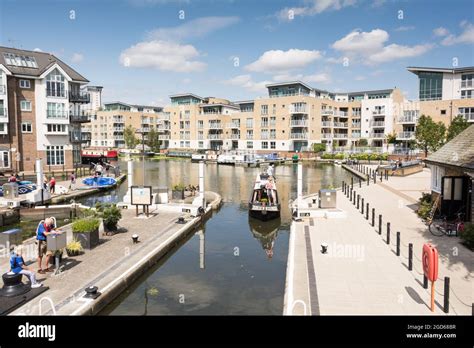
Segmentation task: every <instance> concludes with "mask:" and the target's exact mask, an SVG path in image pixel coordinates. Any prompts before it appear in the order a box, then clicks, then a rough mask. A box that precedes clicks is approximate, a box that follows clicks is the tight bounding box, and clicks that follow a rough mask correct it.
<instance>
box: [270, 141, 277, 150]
mask: <svg viewBox="0 0 474 348" xmlns="http://www.w3.org/2000/svg"><path fill="white" fill-rule="evenodd" d="M270 149H276V141H270Z"/></svg>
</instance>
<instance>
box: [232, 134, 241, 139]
mask: <svg viewBox="0 0 474 348" xmlns="http://www.w3.org/2000/svg"><path fill="white" fill-rule="evenodd" d="M230 138H231V139H234V140H237V139H240V134H231V135H230Z"/></svg>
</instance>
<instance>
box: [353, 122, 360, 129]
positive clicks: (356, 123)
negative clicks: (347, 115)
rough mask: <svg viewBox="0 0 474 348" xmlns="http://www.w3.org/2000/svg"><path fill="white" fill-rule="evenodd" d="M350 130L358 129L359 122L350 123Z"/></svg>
mask: <svg viewBox="0 0 474 348" xmlns="http://www.w3.org/2000/svg"><path fill="white" fill-rule="evenodd" d="M352 128H360V122H352Z"/></svg>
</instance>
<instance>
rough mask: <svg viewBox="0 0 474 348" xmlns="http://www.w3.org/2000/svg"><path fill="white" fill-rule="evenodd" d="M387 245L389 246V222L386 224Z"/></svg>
mask: <svg viewBox="0 0 474 348" xmlns="http://www.w3.org/2000/svg"><path fill="white" fill-rule="evenodd" d="M387 244H390V222H387Z"/></svg>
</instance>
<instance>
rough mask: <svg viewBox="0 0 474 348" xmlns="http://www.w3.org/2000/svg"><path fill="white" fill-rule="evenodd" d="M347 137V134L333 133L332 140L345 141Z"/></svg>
mask: <svg viewBox="0 0 474 348" xmlns="http://www.w3.org/2000/svg"><path fill="white" fill-rule="evenodd" d="M348 137H349V134H347V133H334V135H333V138H334V139H347V138H348Z"/></svg>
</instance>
